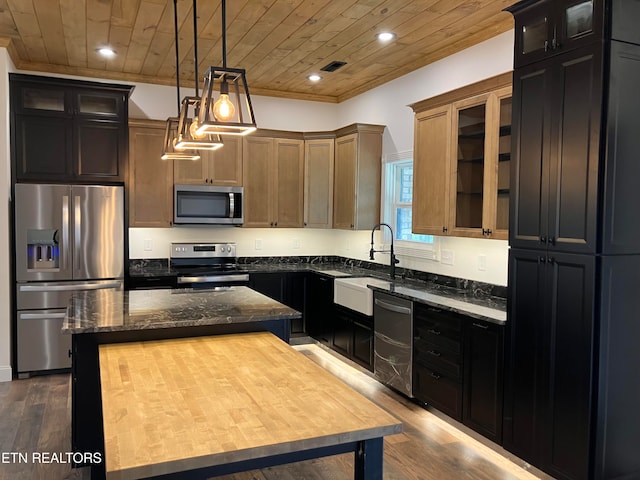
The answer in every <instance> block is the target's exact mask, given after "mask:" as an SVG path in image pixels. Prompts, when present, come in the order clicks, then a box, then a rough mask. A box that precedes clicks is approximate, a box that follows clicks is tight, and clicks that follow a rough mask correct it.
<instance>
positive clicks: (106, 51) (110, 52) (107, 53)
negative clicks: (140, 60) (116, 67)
mask: <svg viewBox="0 0 640 480" xmlns="http://www.w3.org/2000/svg"><path fill="white" fill-rule="evenodd" d="M96 51H97V52H98V53H99V54H100V55H102V56H103V57H107V58H111V57H115V55H116V51H115V50H114V49H113V48H109V47H101V48H98V49H97V50H96Z"/></svg>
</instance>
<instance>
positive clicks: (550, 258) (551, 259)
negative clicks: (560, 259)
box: [548, 257, 556, 263]
mask: <svg viewBox="0 0 640 480" xmlns="http://www.w3.org/2000/svg"><path fill="white" fill-rule="evenodd" d="M548 261H549V263H556V259H555V258H553V257H549V260H548Z"/></svg>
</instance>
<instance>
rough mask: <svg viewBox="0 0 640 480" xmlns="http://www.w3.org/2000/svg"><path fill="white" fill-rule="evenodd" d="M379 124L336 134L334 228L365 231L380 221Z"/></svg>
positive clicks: (345, 129) (356, 126)
mask: <svg viewBox="0 0 640 480" xmlns="http://www.w3.org/2000/svg"><path fill="white" fill-rule="evenodd" d="M383 131H384V126H382V125H364V124H354V125H350V126H348V127H345V128H343V129H341V130H338V131H337V132H336V136H337V138H336V142H335V167H334V192H333V228H339V229H347V230H368V229H371V228H372V227H373V226H374V225H375V224H377V223H378V222H380V189H381V185H380V179H381V170H382V132H383Z"/></svg>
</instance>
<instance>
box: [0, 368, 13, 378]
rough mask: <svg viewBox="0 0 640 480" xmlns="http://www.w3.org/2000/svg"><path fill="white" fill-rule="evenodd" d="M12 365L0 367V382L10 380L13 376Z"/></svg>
mask: <svg viewBox="0 0 640 480" xmlns="http://www.w3.org/2000/svg"><path fill="white" fill-rule="evenodd" d="M12 373H13V372H12V371H11V366H9V365H7V366H4V367H0V382H10V381H11V380H12V378H13V375H12Z"/></svg>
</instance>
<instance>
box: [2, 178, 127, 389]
mask: <svg viewBox="0 0 640 480" xmlns="http://www.w3.org/2000/svg"><path fill="white" fill-rule="evenodd" d="M14 205H15V250H16V251H15V258H16V263H15V269H16V272H15V274H16V275H15V278H16V310H17V312H16V317H15V318H16V338H17V345H16V350H17V351H16V359H17V372H18V376H19V377H26V376H28V375H29V374H31V373H34V372H42V371H46V370H57V369H64V368H69V367H70V366H71V359H70V350H71V335H66V334H65V335H63V334H62V333H61V328H62V322H63V320H64V317H65V312H66V307H67V303H68V301H69V299H70V297H71V295H72V294H73V293H74V292H77V291H82V290H95V289H106V288H114V289H122V287H123V277H124V228H125V226H124V192H123V187H118V186H100V185H42V184H24V183H20V184H16V186H15V200H14Z"/></svg>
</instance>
